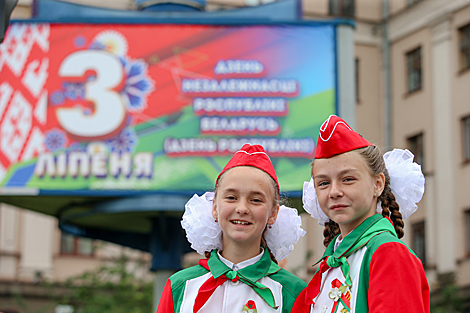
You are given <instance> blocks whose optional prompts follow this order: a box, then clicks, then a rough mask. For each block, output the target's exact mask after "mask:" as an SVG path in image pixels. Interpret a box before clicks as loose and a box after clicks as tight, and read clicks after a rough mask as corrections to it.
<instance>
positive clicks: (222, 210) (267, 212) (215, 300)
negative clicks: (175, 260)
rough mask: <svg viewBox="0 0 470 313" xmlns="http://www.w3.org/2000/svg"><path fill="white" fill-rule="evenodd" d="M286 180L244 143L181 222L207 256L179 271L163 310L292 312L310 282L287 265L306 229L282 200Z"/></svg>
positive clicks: (192, 202) (167, 288)
mask: <svg viewBox="0 0 470 313" xmlns="http://www.w3.org/2000/svg"><path fill="white" fill-rule="evenodd" d="M279 193H280V190H279V184H278V181H277V177H276V173H275V171H274V167H273V165H272V163H271V160H270V159H269V157H268V155H267V154H266V152H265V151H264V149H263V147H262V146H259V145H250V144H245V145H244V146H243V147H242V148H241V149H240V150H239V151H237V152H236V153H235V155H234V156H233V157H232V159H230V161H229V162H228V163H227V165H226V166H225V167H224V169H223V170H222V172H221V173H220V174H219V176H218V177H217V180H216V182H215V193H205V194H204V195H203V196H201V197H199V196H198V195H194V196H193V198H192V199H191V200H189V201H188V203H187V204H186V207H185V213H184V215H183V220H182V222H181V225H182V226H183V228H184V229H185V230H186V234H187V238H188V240H189V242H190V243H191V247H192V248H193V249H194V250H196V251H197V252H198V253H200V254H205V256H206V259H202V260H200V261H199V265H196V266H193V267H190V268H188V269H184V270H181V271H179V272H177V273H176V274H174V275H172V276H171V277H170V278H169V279H168V281H167V284H166V286H165V288H164V290H163V294H162V296H161V299H160V303H159V306H158V309H157V313H170V312H184V313H196V312H201V313H204V312H208V313H213V312H251V313H256V312H286V313H287V312H290V310H291V308H292V305H293V303H294V301H295V299H296V297H297V296H298V294H299V293H300V292H301V291H302V290H303V289H304V288H305V286H306V283H305V282H304V281H302V280H301V279H300V278H298V277H296V276H294V275H293V274H291V273H289V272H287V271H286V270H284V269H281V268H280V267H279V266H278V265H277V261H276V259H277V260H281V259H283V258H285V257H286V256H287V255H288V254H289V253H290V252H291V251H292V249H293V245H294V244H295V243H297V241H298V240H299V238H300V236H303V235H304V234H305V231H304V230H302V229H301V228H300V225H301V221H300V217H299V216H298V214H297V211H296V210H295V209H292V208H288V207H285V206H280V205H279Z"/></svg>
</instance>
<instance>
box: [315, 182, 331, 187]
mask: <svg viewBox="0 0 470 313" xmlns="http://www.w3.org/2000/svg"><path fill="white" fill-rule="evenodd" d="M317 186H318V187H324V186H328V182H327V181H321V182H318V184H317Z"/></svg>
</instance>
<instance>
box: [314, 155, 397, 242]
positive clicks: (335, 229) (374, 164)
mask: <svg viewBox="0 0 470 313" xmlns="http://www.w3.org/2000/svg"><path fill="white" fill-rule="evenodd" d="M355 151H357V153H359V155H361V156H362V157H363V158H364V161H365V162H366V164H367V167H368V168H369V170H370V173H371V174H372V175H379V174H380V173H382V174H384V176H385V185H384V190H383V192H382V194H381V195H380V196H379V197H378V199H377V201H380V202H381V206H382V216H384V217H389V218H390V219H391V220H392V222H393V226H394V228H395V231H396V233H397V236H398V238H402V237H403V235H404V234H405V232H404V231H403V228H404V227H405V224H404V222H403V218H402V216H401V213H400V211H399V209H400V207H399V206H398V203H397V202H396V200H395V196H394V195H393V193H392V189H391V188H390V176H389V175H388V171H387V168H386V167H385V161H384V159H383V156H382V152H380V149H379V148H378V147H376V146H368V147H366V148H361V149H357V150H355ZM313 163H314V162H312V167H313ZM338 234H339V226H338V224H337V223H335V222H334V221H332V220H329V221H328V222H327V223H325V229H324V230H323V236H324V237H325V239H324V240H323V245H324V246H325V247H326V246H328V245H329V243H330V242H331V241H332V240H333V239H334V238H335V237H336V235H338Z"/></svg>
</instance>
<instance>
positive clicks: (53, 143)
mask: <svg viewBox="0 0 470 313" xmlns="http://www.w3.org/2000/svg"><path fill="white" fill-rule="evenodd" d="M65 141H66V137H65V133H64V132H63V131H61V130H59V129H57V128H54V129H52V130H50V131H48V132H46V139H45V144H46V149H47V150H49V151H56V150H59V149H62V148H63V147H64V146H65Z"/></svg>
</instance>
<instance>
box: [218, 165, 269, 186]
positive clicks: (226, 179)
mask: <svg viewBox="0 0 470 313" xmlns="http://www.w3.org/2000/svg"><path fill="white" fill-rule="evenodd" d="M235 185H238V186H244V185H260V187H263V188H269V190H270V189H274V186H273V182H272V178H271V176H269V174H268V173H266V172H264V171H262V170H260V169H258V168H256V167H252V166H237V167H233V168H231V169H229V170H227V171H226V172H225V173H224V174H223V175H222V176H221V177H220V179H219V182H218V186H217V189H220V190H222V189H225V188H227V187H232V186H235Z"/></svg>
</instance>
